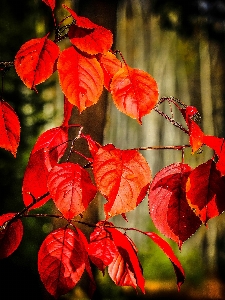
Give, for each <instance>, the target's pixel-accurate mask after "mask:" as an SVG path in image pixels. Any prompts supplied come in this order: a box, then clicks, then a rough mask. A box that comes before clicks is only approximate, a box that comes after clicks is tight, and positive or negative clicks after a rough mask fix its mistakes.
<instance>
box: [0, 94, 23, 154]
mask: <svg viewBox="0 0 225 300" xmlns="http://www.w3.org/2000/svg"><path fill="white" fill-rule="evenodd" d="M19 142H20V122H19V119H18V117H17V114H16V113H15V111H14V110H13V108H12V107H11V106H10V105H9V104H8V103H7V102H5V101H3V100H0V147H1V148H4V149H6V150H8V151H10V152H11V153H12V154H13V156H14V157H16V152H17V148H18V146H19Z"/></svg>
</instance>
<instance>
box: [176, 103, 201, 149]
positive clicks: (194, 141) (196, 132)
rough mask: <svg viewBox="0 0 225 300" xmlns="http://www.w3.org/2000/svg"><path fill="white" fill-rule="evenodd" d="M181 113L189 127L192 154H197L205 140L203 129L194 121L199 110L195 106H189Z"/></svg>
mask: <svg viewBox="0 0 225 300" xmlns="http://www.w3.org/2000/svg"><path fill="white" fill-rule="evenodd" d="M181 112H182V114H183V116H184V118H185V121H186V123H187V125H188V129H189V136H190V145H191V147H192V153H195V152H196V151H197V150H198V149H199V148H201V146H202V145H203V138H204V133H203V132H202V130H201V128H200V127H199V126H198V125H197V124H196V122H195V121H194V120H193V118H194V116H195V115H197V114H198V110H197V108H196V107H194V106H187V107H186V108H185V109H181Z"/></svg>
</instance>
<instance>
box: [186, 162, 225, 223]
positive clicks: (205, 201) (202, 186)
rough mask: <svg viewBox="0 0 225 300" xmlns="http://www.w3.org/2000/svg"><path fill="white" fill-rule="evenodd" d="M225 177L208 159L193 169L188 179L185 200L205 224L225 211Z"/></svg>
mask: <svg viewBox="0 0 225 300" xmlns="http://www.w3.org/2000/svg"><path fill="white" fill-rule="evenodd" d="M224 188H225V177H224V176H221V173H220V171H218V170H217V169H216V163H215V162H214V161H213V160H212V159H210V160H208V161H207V162H205V163H203V164H201V165H199V166H198V167H197V168H195V169H194V170H193V171H192V172H191V174H190V175H189V177H188V181H187V185H186V193H187V199H188V203H189V205H190V207H191V208H192V209H193V210H194V212H195V214H196V215H197V216H198V217H199V218H200V219H201V221H202V222H203V223H204V224H206V223H207V221H208V220H209V219H211V218H214V217H216V216H218V215H220V214H221V213H222V212H223V211H224V210H225V202H224Z"/></svg>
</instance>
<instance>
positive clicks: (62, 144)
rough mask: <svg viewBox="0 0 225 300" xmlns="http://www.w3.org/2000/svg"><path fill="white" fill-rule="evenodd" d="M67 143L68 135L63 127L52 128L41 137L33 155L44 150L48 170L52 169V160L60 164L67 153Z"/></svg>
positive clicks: (32, 152)
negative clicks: (59, 161)
mask: <svg viewBox="0 0 225 300" xmlns="http://www.w3.org/2000/svg"><path fill="white" fill-rule="evenodd" d="M67 141H68V134H67V131H66V130H65V128H64V127H63V126H59V127H54V128H51V129H49V130H46V131H45V132H43V133H42V134H41V135H40V136H39V138H38V139H37V141H36V143H35V145H34V147H33V149H32V151H31V154H34V153H35V152H37V151H39V150H44V152H45V156H46V160H45V163H46V165H47V166H48V168H49V169H51V168H52V164H51V160H53V164H55V163H56V162H58V160H59V159H60V158H61V157H62V156H63V154H64V153H65V151H66V148H67ZM47 158H48V159H47ZM48 162H49V164H48Z"/></svg>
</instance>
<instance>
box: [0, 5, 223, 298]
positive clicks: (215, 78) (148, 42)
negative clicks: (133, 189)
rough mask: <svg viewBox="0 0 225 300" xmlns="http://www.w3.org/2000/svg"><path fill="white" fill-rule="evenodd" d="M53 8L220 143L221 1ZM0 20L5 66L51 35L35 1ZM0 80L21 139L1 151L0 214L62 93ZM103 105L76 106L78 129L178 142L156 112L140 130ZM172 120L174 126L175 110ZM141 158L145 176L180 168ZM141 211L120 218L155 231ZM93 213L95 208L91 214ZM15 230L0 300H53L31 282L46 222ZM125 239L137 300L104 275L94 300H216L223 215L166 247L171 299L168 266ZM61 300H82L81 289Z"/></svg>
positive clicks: (4, 10) (15, 198)
mask: <svg viewBox="0 0 225 300" xmlns="http://www.w3.org/2000/svg"><path fill="white" fill-rule="evenodd" d="M56 2H57V10H56V13H57V18H58V19H62V18H63V16H64V15H66V12H63V10H62V9H61V8H60V7H61V3H65V4H67V5H68V6H70V7H73V8H74V9H75V10H76V11H77V12H78V14H80V15H83V16H87V17H89V18H90V19H91V20H92V21H93V22H96V23H98V24H100V25H103V26H105V27H107V28H109V29H111V30H112V31H113V32H114V37H115V44H114V49H119V50H120V51H121V52H122V53H123V56H124V58H125V59H126V61H127V63H128V64H130V65H131V66H132V67H136V68H140V69H143V70H145V71H147V72H149V73H150V74H151V75H152V76H153V77H154V78H155V79H156V81H157V82H158V85H159V90H160V97H161V96H174V97H176V98H179V99H180V100H181V101H183V102H184V103H185V104H187V105H194V106H196V107H197V108H198V110H199V112H200V114H201V127H202V129H203V131H204V132H205V133H206V134H208V135H217V136H220V137H224V136H225V122H224V118H225V85H224V81H225V54H224V53H225V43H224V41H225V1H224V0H223V1H222V0H220V1H219V0H215V1H214V0H211V1H210V0H189V1H178V0H117V1H113V0H111V1H107V0H105V1H104V0H88V1H82V0H80V1H78V0H66V1H62V0H60V1H56ZM0 20H1V21H0V29H1V39H0V62H2V61H12V60H13V58H14V57H15V54H16V52H17V51H18V50H19V48H20V46H21V45H22V44H23V43H24V42H26V41H27V40H29V39H31V38H35V37H42V36H43V35H45V34H46V33H47V32H49V31H52V30H53V22H52V19H51V12H50V10H49V9H48V7H46V5H45V4H44V3H43V2H42V1H41V0H29V1H28V0H23V1H20V2H18V1H16V2H15V1H12V0H8V1H6V0H1V9H0ZM1 75H2V76H4V78H3V91H2V97H3V99H5V100H6V101H7V102H9V103H10V105H12V107H14V109H15V111H16V112H17V114H18V115H19V118H20V121H21V134H22V135H21V143H20V147H19V150H18V154H17V158H16V159H14V158H13V157H12V155H11V154H10V153H8V152H6V151H5V150H3V149H0V177H1V180H0V199H1V206H0V212H1V214H3V213H6V212H9V211H10V212H11V211H18V210H21V209H22V208H23V202H22V196H21V185H22V179H23V173H24V169H25V167H26V163H27V161H28V158H29V153H30V150H31V148H32V146H33V144H34V143H35V140H36V138H37V136H38V135H39V133H40V132H41V131H43V130H46V129H48V128H50V127H53V126H57V125H58V124H60V121H61V118H62V109H63V95H62V93H61V92H60V91H59V87H58V86H57V84H56V80H55V79H56V77H55V76H53V77H52V78H50V79H49V80H48V81H47V82H46V83H44V84H42V85H40V86H38V94H36V93H34V92H33V91H30V90H28V89H27V88H26V87H25V86H23V84H22V82H21V81H20V80H19V78H18V76H17V75H16V73H15V71H14V70H13V68H12V69H10V70H9V71H7V72H6V74H1ZM111 103H112V102H111V99H109V98H108V95H107V93H104V94H103V97H102V99H101V101H100V102H99V103H98V104H97V105H95V106H94V107H93V108H90V109H89V110H87V111H85V112H84V113H83V114H82V115H80V116H79V115H78V113H77V111H76V109H75V110H74V115H73V120H76V123H81V124H83V125H84V128H85V130H86V132H87V133H88V134H90V135H91V136H92V137H93V138H94V139H95V140H97V141H99V142H100V143H109V142H111V143H114V145H115V146H118V147H120V148H134V147H140V146H153V145H179V144H184V143H187V137H186V136H184V134H182V133H180V132H179V130H178V129H177V128H174V127H173V126H172V125H171V124H169V123H167V122H166V121H165V120H163V119H162V118H161V117H160V116H158V115H157V114H156V113H155V112H152V113H151V114H150V115H149V116H146V117H144V118H143V125H142V126H140V125H139V124H137V122H136V121H135V120H132V119H130V118H129V117H126V116H125V115H123V114H122V113H120V112H119V111H117V109H116V108H115V106H114V104H111ZM165 110H166V111H167V112H169V111H170V108H169V107H165ZM174 118H175V119H176V120H178V121H179V115H178V114H176V112H174ZM90 120H93V122H92V121H91V122H90ZM80 147H83V145H82V144H81V145H80ZM202 150H203V152H202V153H200V154H196V155H194V156H192V155H191V154H190V153H188V152H187V153H185V154H186V156H187V157H188V158H187V161H186V160H185V162H187V163H190V165H192V166H193V167H194V166H195V164H196V163H200V162H204V161H206V160H207V158H208V157H209V155H210V153H207V151H206V150H205V149H202ZM143 154H144V155H145V156H146V158H147V160H148V162H149V164H150V167H151V169H152V172H153V174H155V173H156V172H157V171H158V170H160V169H161V168H162V167H163V166H165V165H168V164H170V163H172V162H176V161H180V154H179V153H177V152H175V151H171V150H166V151H165V150H164V151H157V152H154V153H153V152H152V151H151V152H150V151H149V152H148V153H143ZM99 201H100V202H101V201H102V200H101V199H99ZM95 204H96V202H95ZM95 207H97V206H96V205H95ZM146 207H147V202H146V200H144V201H143V203H142V204H141V205H140V206H139V207H138V209H137V211H135V212H131V213H129V214H127V217H128V220H129V226H130V227H133V226H134V227H137V228H139V229H142V230H156V229H155V228H154V225H153V224H152V222H151V220H150V218H149V214H148V210H147V209H146ZM45 208H47V209H48V207H45ZM92 208H93V206H92ZM49 209H50V207H49ZM96 214H97V210H96V208H95V216H94V217H96ZM117 219H119V220H118V221H116V220H115V223H116V222H118V223H117V224H119V225H125V223H124V222H125V221H123V220H122V218H121V220H120V218H119V217H118V218H117ZM24 224H25V232H24V238H23V241H22V244H21V245H20V247H19V249H18V250H17V251H16V252H15V253H14V254H13V255H12V256H11V257H10V258H8V259H5V260H2V261H0V295H1V299H4V300H5V299H6V300H11V299H15V298H16V297H18V296H19V297H21V298H22V299H24V300H26V299H34V300H35V299H39V300H40V299H46V300H48V299H52V297H51V296H49V295H48V294H47V292H45V290H44V287H43V285H42V283H41V282H40V279H39V276H38V272H37V252H38V249H39V246H40V244H41V242H42V240H43V239H44V237H45V236H46V234H47V233H48V232H49V231H51V230H52V228H53V226H54V225H53V224H52V222H51V220H43V219H31V218H29V220H24ZM132 238H133V239H134V241H135V243H136V244H137V247H138V249H139V254H140V260H141V262H142V264H143V269H144V275H145V277H146V279H147V280H146V290H147V292H146V296H142V295H140V294H138V296H137V295H136V293H135V291H131V290H130V289H122V288H121V287H115V288H114V283H112V282H111V281H110V280H109V279H108V277H107V275H106V276H105V278H104V279H103V280H102V279H100V278H102V276H98V274H97V278H99V279H98V291H97V293H96V296H95V299H99V300H100V299H102V300H103V299H104V300H106V299H110V300H113V299H122V300H123V299H124V300H125V299H137V298H138V299H148V298H150V299H225V296H223V295H225V288H224V287H225V286H224V284H225V283H224V284H223V282H224V281H225V272H224V267H225V220H224V216H223V215H222V216H220V217H219V218H217V219H215V220H211V221H210V222H209V228H208V229H206V228H205V227H204V226H202V227H201V228H200V229H199V230H198V233H197V234H196V235H195V236H193V237H192V238H191V239H190V240H189V241H187V242H185V243H184V245H183V248H182V252H181V253H179V251H178V249H177V246H176V245H173V243H171V245H173V246H174V249H175V251H176V253H177V255H178V257H179V259H180V261H181V263H182V264H183V266H184V268H185V271H186V276H187V279H186V282H185V284H184V286H183V287H182V288H181V292H180V293H177V288H176V279H175V275H174V272H173V268H172V266H171V263H170V262H169V261H168V260H167V259H166V258H164V256H163V255H161V253H159V251H158V250H157V249H156V247H154V245H153V244H152V243H151V242H149V241H147V240H146V239H145V238H142V237H140V236H139V235H133V236H132ZM84 283H85V281H84ZM84 283H83V284H84ZM223 286H224V287H223ZM61 299H68V300H72V299H77V300H78V299H79V300H81V299H87V298H85V294H83V292H82V285H81V288H80V287H78V288H76V289H75V290H74V291H73V292H71V293H70V294H68V295H67V296H63V297H61Z"/></svg>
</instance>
